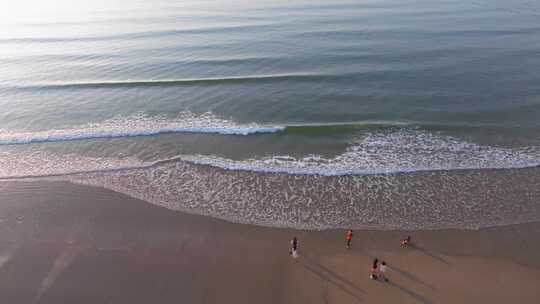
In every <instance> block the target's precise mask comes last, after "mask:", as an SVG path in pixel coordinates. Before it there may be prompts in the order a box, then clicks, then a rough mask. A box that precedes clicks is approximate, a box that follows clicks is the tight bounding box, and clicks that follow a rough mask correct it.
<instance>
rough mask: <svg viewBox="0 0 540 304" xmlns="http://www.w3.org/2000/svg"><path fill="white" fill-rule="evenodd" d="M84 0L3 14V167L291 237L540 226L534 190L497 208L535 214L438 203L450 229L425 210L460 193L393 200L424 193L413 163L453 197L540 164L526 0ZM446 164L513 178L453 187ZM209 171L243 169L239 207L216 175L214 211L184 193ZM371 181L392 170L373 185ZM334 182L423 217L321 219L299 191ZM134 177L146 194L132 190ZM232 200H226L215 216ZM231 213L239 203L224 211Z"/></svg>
mask: <svg viewBox="0 0 540 304" xmlns="http://www.w3.org/2000/svg"><path fill="white" fill-rule="evenodd" d="M27 2H28V1H27ZM84 2H85V1H80V3H79V2H77V1H66V2H62V1H60V2H58V3H55V4H54V6H51V4H49V5H48V6H45V4H38V3H35V4H34V5H33V6H32V5H25V4H24V3H25V1H22V3H23V4H20V5H18V4H12V6H11V7H10V5H9V4H7V6H6V7H3V8H2V11H3V14H5V15H6V16H4V17H3V18H2V20H0V177H1V178H22V177H29V176H32V177H35V176H40V177H54V178H68V177H69V178H71V177H72V176H74V175H73V174H75V178H74V179H76V180H77V181H78V182H85V183H89V184H96V185H100V186H104V187H109V188H114V189H116V190H118V191H123V192H126V193H129V194H131V195H134V196H137V197H141V198H144V199H146V200H149V201H151V202H154V203H157V204H160V205H164V206H167V207H170V208H173V209H180V210H184V211H189V212H196V213H202V214H209V215H214V216H218V217H222V218H226V219H230V220H236V221H240V222H249V223H255V224H264V225H277V226H292V227H300V228H333V227H341V226H344V223H347V225H349V226H355V225H356V226H369V225H372V226H377V227H379V226H380V227H390V228H393V227H402V228H403V227H404V228H418V227H420V228H422V227H428V228H437V227H461V226H460V223H461V224H462V226H466V227H476V226H485V225H493V224H505V223H512V222H520V221H528V220H536V219H540V207H538V206H536V205H534V204H533V203H532V201H535V200H537V198H538V196H537V195H538V193H536V192H534V193H524V192H523V191H525V190H523V189H521V190H520V191H521V192H519V193H521V194H522V195H523V197H522V198H516V197H510V196H509V197H505V200H509V201H511V200H514V203H515V201H516V200H517V201H518V202H517V204H518V205H519V204H521V205H520V206H529V207H527V208H525V207H524V208H521V209H520V208H518V209H519V210H517V211H516V210H514V209H512V208H510V209H511V210H510V209H509V210H506V209H504V208H501V210H503V209H504V210H506V211H504V210H503V211H501V213H500V214H491V215H487V216H483V215H482V214H483V213H482V212H483V211H480V209H482V208H488V209H489V208H490V206H489V204H488V203H487V201H488V197H487V196H486V195H487V194H486V193H487V192H489V191H487V190H486V191H485V192H482V191H479V190H478V191H477V192H474V191H476V190H474V191H473V192H474V193H473V192H469V193H473V194H471V197H470V198H462V199H463V200H466V199H467V200H469V201H475V200H476V199H478V200H479V201H484V200H485V201H486V204H488V205H482V206H481V208H480V206H479V207H478V208H480V209H479V211H478V214H476V213H474V212H473V213H474V214H473V215H472V217H470V218H466V217H464V215H463V212H464V211H463V210H465V209H467V208H469V209H467V210H470V208H471V206H468V207H467V206H461V207H460V206H457V207H456V210H457V211H456V210H454V211H452V210H453V209H452V210H447V211H444V212H448V214H446V213H444V212H442V213H441V214H446V215H445V217H446V218H449V219H451V220H448V222H444V220H442V218H444V217H441V216H439V217H436V218H435V219H433V221H432V222H430V223H429V224H426V221H430V220H429V218H430V214H433V212H435V213H437V212H439V211H440V209H437V208H438V207H437V206H442V205H444V204H446V205H448V204H450V205H452V204H454V205H455V204H459V202H457V201H455V202H444V203H440V204H441V205H439V203H435V202H434V201H436V199H435V197H436V196H437V195H441V196H443V195H444V196H445V197H447V196H452V195H455V193H454V194H452V193H451V192H448V193H446V192H445V193H439V194H433V193H432V194H426V192H422V191H420V192H418V193H415V194H413V193H402V196H399V195H401V194H399V195H398V194H396V193H397V192H396V191H398V190H399V189H401V188H400V187H399V185H398V184H399V183H402V186H403V187H405V188H407V187H412V186H411V185H414V187H416V188H417V189H418V187H420V188H421V187H422V185H424V186H425V187H428V186H427V185H426V183H428V182H427V181H429V179H427V178H425V176H424V175H422V174H428V173H429V172H439V173H438V174H442V175H444V174H446V175H449V176H451V177H452V178H449V179H444V178H442V177H441V176H439V177H438V178H440V179H441V181H440V183H441V185H442V186H441V185H435V187H439V186H441V187H442V188H445V189H446V188H448V189H453V188H456V187H457V188H459V187H462V188H459V189H460V190H459V191H460V193H463V192H467V191H468V190H467V188H466V184H467V183H471V184H474V183H476V182H477V183H478V185H479V186H478V187H480V188H482V185H481V184H482V182H481V180H493V183H491V184H490V185H491V186H493V185H495V184H497V183H499V182H501V181H504V182H505V183H506V182H508V183H510V184H505V185H504V187H509V189H512V183H518V182H519V181H521V180H522V179H523V180H526V181H529V182H530V181H531V180H536V179H531V178H523V177H521V176H515V175H512V174H519V172H520V171H519V168H532V167H536V166H538V165H539V164H540V2H538V1H526V0H519V1H518V0H515V1H514V0H510V1H508V0H505V1H502V0H478V1H476V0H473V1H456V0H429V1H427V0H426V1H417V0H412V1H398V0H366V1H343V0H338V1H303V0H302V1H279V0H268V1H103V2H101V1H97V2H96V3H94V4H91V5H89V4H87V3H84ZM26 4H27V3H26ZM206 165H209V166H210V167H206ZM198 166H199V167H198ZM223 169H225V171H227V172H224V171H223ZM457 169H466V170H472V171H467V172H472V173H470V174H472V175H474V174H481V172H480V173H478V172H475V170H478V171H482V170H489V169H505V170H509V172H510V171H511V172H510V173H508V172H507V173H504V172H503V173H500V172H499V173H497V174H499V175H500V176H499V175H496V176H495V175H494V176H489V177H483V176H472V175H471V176H472V177H471V176H468V177H467V178H466V179H465V178H463V179H460V178H459V176H462V175H463V174H462V173H459V172H458V171H460V170H457ZM200 170H202V171H204V172H202V171H200ZM207 170H210V171H212V170H215V174H210V173H208V172H207ZM516 170H517V171H518V173H515V171H516ZM522 170H525V171H527V172H529V173H527V174H533V175H534V174H537V173H530V172H531V170H532V171H534V170H533V169H531V170H529V169H522ZM426 171H427V172H428V173H425V172H426ZM181 172H192V174H193V175H192V176H190V178H186V177H185V176H184V177H182V176H181ZM216 172H219V174H225V175H227V174H233V175H235V174H236V175H235V181H234V183H240V184H242V183H245V185H251V184H250V182H253V184H252V187H251V188H249V189H247V188H246V189H242V193H247V192H250V191H252V194H250V195H251V196H249V197H244V198H241V199H240V198H239V197H238V193H239V191H240V188H238V189H235V188H234V183H233V182H232V181H230V180H229V178H230V176H229V175H227V176H221V182H223V181H224V180H228V181H230V182H231V183H232V186H231V184H230V183H229V184H227V185H225V184H223V185H222V186H223V187H222V188H219V187H217V188H216V189H215V190H216V191H217V192H216V195H217V196H219V198H220V202H225V203H223V204H225V205H226V207H223V206H221V207H216V206H218V205H219V204H217V203H215V202H214V203H212V202H213V200H212V198H209V197H193V198H191V200H187V201H186V199H185V197H186V193H184V192H182V191H184V190H182V191H181V190H180V188H182V187H184V186H185V187H186V189H189V188H190V187H191V188H192V189H193V188H194V187H195V186H194V185H191V186H190V183H192V182H200V183H202V184H212V183H214V182H215V183H216V185H218V184H219V182H217V181H214V182H213V181H212V176H217V175H219V174H218V173H216ZM441 172H442V173H441ZM482 172H484V171H482ZM263 173H265V174H270V175H265V174H263ZM388 173H391V175H390V176H388V175H387V174H388ZM484 173H485V172H484ZM484 173H482V174H484ZM141 174H142V175H144V176H145V177H144V178H143V179H140V178H141ZM205 174H206V175H205ZM243 174H246V176H243ZM272 174H275V176H274V175H272ZM381 174H383V175H386V176H387V177H386V178H396V179H397V180H392V181H388V180H384V178H383V180H384V181H385V182H383V181H382V180H378V179H381V178H382V177H381V176H382V175H381ZM392 174H397V175H399V178H398V176H395V175H392ZM403 174H404V175H403ZM468 174H469V173H468ZM485 174H487V173H485ZM505 174H510V175H511V176H510V175H505ZM117 175H118V176H117ZM120 175H121V176H120ZM237 175H238V176H237ZM417 175H421V176H420V177H418V178H417V179H415V177H416V176H417ZM465 175H467V174H465ZM113 176H116V177H113ZM265 176H266V177H267V180H265V181H264V183H270V181H269V180H270V179H276V178H279V179H280V181H279V182H277V181H274V182H272V183H273V184H271V185H267V186H268V187H269V188H268V189H266V190H265V189H264V187H262V186H261V185H262V183H263V182H262V180H264V178H265ZM287 176H288V177H287ZM370 176H371V177H372V178H371V179H370ZM325 177H326V178H328V180H325V181H319V179H321V178H325ZM138 178H139V179H138ZM259 178H261V179H262V180H261V181H260V182H259V181H254V179H259ZM299 178H300V179H306V181H305V184H302V183H300V182H299V181H298V179H299ZM340 178H344V179H347V178H348V179H350V180H347V181H346V182H343V183H344V184H343V187H349V188H350V187H353V188H354V187H358V183H361V184H363V185H368V184H369V185H378V186H373V187H375V188H377V187H382V188H377V189H375V188H373V189H375V190H373V191H375V192H374V193H372V194H373V195H371V194H366V195H365V196H364V198H366V197H368V198H369V197H371V198H370V199H371V201H369V202H364V205H362V208H364V210H365V209H366V208H368V209H369V206H371V205H370V204H378V205H377V206H385V205H388V204H393V202H394V201H393V199H395V198H398V197H399V200H401V201H403V200H406V198H407V197H409V198H410V197H413V198H414V199H413V200H412V201H410V202H407V204H410V205H414V206H425V208H428V209H422V212H419V214H420V213H421V214H422V216H423V217H420V218H414V219H413V218H411V219H410V221H409V222H406V221H405V223H404V221H403V217H401V218H400V217H399V216H397V217H396V218H395V219H394V222H388V221H385V220H383V217H386V219H388V214H389V213H388V212H387V211H384V210H383V211H381V212H380V213H377V214H370V215H367V214H363V215H359V214H360V213H361V211H358V212H357V213H354V214H352V215H351V213H347V212H345V211H343V214H344V215H343V216H344V217H346V216H354V218H349V219H348V221H344V220H340V217H338V216H335V214H334V220H333V221H331V222H324V220H323V219H328V218H331V217H328V214H326V215H325V213H324V212H323V211H320V212H322V213H320V214H319V213H316V212H315V211H314V210H323V209H324V208H323V207H322V203H321V202H322V201H325V200H326V198H324V195H326V194H321V195H320V196H317V197H312V198H309V200H308V198H307V196H306V195H305V191H306V189H307V188H310V187H314V188H312V189H319V188H317V187H323V188H324V187H326V186H325V185H329V184H332V183H338V184H340V183H341V181H339V180H340ZM287 179H293V180H295V182H296V183H300V184H295V185H296V186H295V187H296V188H294V189H296V190H294V191H293V188H290V190H291V191H290V193H286V194H284V195H285V196H276V197H272V198H270V197H265V196H264V195H263V196H261V195H262V194H261V193H265V195H266V194H268V193H274V192H272V191H274V190H275V189H277V188H279V187H278V185H280V184H283V185H286V184H287V183H288V181H287ZM355 179H361V181H357V182H352V181H351V180H355ZM405 179H407V181H406V182H405V181H404V180H405ZM409 179H412V180H414V181H410V180H409ZM315 180H317V181H315ZM318 182H320V183H321V184H320V186H317V185H318V184H317V183H318ZM424 182H425V183H424ZM139 183H141V184H151V185H152V188H148V189H144V190H140V187H138V186H137V185H138V184H139ZM373 183H375V184H373ZM387 183H390V184H391V185H398V186H396V187H398V188H396V189H394V188H385V187H387V186H384V185H388V184H387ZM119 185H122V186H119ZM245 185H244V186H245ZM459 185H461V186H459ZM490 185H488V186H490ZM497 185H498V184H497ZM498 186H500V185H498ZM197 187H202V186H201V184H198V186H197ZM231 187H232V188H231ZM245 187H247V186H245ZM257 187H258V188H257ZM289 187H292V186H291V184H289ZM302 187H304V190H302ZM334 187H335V189H334V191H336V192H340V191H342V192H343V191H344V193H348V192H347V191H349V190H350V189H352V188H350V189H349V188H347V189H349V190H344V188H340V186H338V185H337V184H335V185H334ZM463 187H465V188H463ZM493 187H495V186H493ZM195 188H196V187H195ZM368 188H369V187H368ZM457 188H456V189H457ZM532 188H534V187H532ZM257 189H258V190H257ZM272 189H274V190H272ZM310 189H311V188H310ZM475 189H476V188H475ZM469 190H470V189H469ZM514 190H515V189H514ZM514 190H509V192H508V193H516V191H514ZM137 191H139V192H137ZM175 191H176V192H175ZM186 191H187V190H186ZM199 191H203V192H204V191H207V192H208V191H209V190H208V189H206V188H200V189H199ZM295 191H296V192H295ZM448 191H450V190H448ZM456 191H457V190H456ZM471 191H472V190H471ZM531 191H532V190H531ZM379 192H380V193H381V194H380V195H382V196H379V194H377V193H379ZM389 192H391V193H390V194H388V193H389ZM525 192H526V191H525ZM302 193H303V194H302ZM490 193H491V194H489V197H490V198H491V197H492V196H493V195H494V193H495V192H490ZM274 194H275V193H274ZM293 194H294V195H297V196H298V197H301V198H302V199H305V200H306V201H305V204H304V205H302V206H301V207H298V208H297V209H295V208H294V207H291V208H292V210H293V211H290V210H289V209H287V208H289V207H290V205H287V202H288V201H296V202H297V201H299V200H300V201H301V199H300V198H298V197H297V198H296V199H293V198H291V197H290V195H293ZM387 194H388V195H390V196H389V197H386V195H387ZM394 194H395V195H397V196H396V197H393V196H392V195H394ZM340 195H341V194H340ZM370 195H371V196H370ZM504 195H505V194H501V193H498V194H497V197H504ZM508 195H510V194H508ZM180 197H182V199H180ZM335 199H336V200H339V201H340V202H343V201H347V200H349V199H350V200H351V202H352V201H353V199H352V198H351V197H348V198H344V197H339V198H338V197H337V196H336V198H335ZM463 200H462V201H463ZM194 201H197V202H204V204H202V203H201V204H202V205H201V204H199V205H193V202H194ZM227 201H230V202H236V203H238V202H239V201H245V202H252V201H261V204H262V205H261V204H260V205H255V206H251V207H249V208H248V207H246V206H247V205H242V206H236V205H234V206H232V207H231V205H230V204H228V205H227V203H226V202H227ZM273 201H275V202H278V201H281V202H282V204H284V205H279V204H277V203H276V204H270V203H268V202H273ZM462 201H461V202H462ZM265 202H267V203H268V204H266V203H265ZM312 202H314V203H313V204H314V205H313V206H314V207H306V206H311V205H309V204H311V203H312ZM317 202H318V203H317ZM246 204H247V203H246ZM299 204H302V203H299ZM317 204H318V205H317ZM339 204H340V203H339V202H336V206H339ZM343 204H345V203H343ZM346 204H349V202H347V203H346ZM351 204H352V203H351ZM366 204H367V205H366ZM404 204H405V203H404ZM203 205H204V206H203ZM410 205H408V206H410ZM235 206H236V207H235ZM284 206H289V207H284ZM498 206H500V205H498ZM220 208H222V209H220ZM227 208H229V209H231V210H232V211H230V212H229V213H226V212H225V213H224V211H223V210H225V209H227ZM234 208H237V209H236V210H243V209H242V208H244V209H246V210H248V211H246V212H247V213H246V214H243V213H242V214H241V215H235V211H234ZM257 208H259V210H258V211H257V212H255V211H253V212H252V213H250V211H249V210H257ZM336 208H337V207H336ZM389 208H390V207H389ZM429 208H432V209H429ZM433 208H434V209H433ZM460 208H461V209H460ZM464 208H465V209H464ZM403 209H405V210H406V209H407V207H404V205H399V206H396V207H395V208H394V209H392V210H394V211H393V212H394V213H400V211H399V210H403ZM473 209H474V207H473ZM220 210H221V211H220ZM284 210H289V213H287V212H284ZM295 210H296V211H295ZM426 210H427V211H426ZM430 210H431V211H430ZM434 210H435V211H434ZM436 210H439V211H436ZM220 212H221V213H220ZM291 212H292V213H291ZM314 212H315V213H316V214H315V213H314ZM317 212H319V211H317ZM329 212H330V211H329ZM430 212H431V213H430ZM452 212H453V213H452ZM239 213H241V212H239ZM394 213H392V212H391V214H394ZM284 214H285V215H284ZM355 214H356V215H355ZM402 214H403V213H402ZM525 214H526V215H527V216H525ZM452 216H454V218H452ZM486 217H488V218H489V220H487V221H485V222H482V219H485V218H486ZM321 222H324V223H322V224H321ZM465 222H466V224H463V223H465ZM475 223H476V224H475Z"/></svg>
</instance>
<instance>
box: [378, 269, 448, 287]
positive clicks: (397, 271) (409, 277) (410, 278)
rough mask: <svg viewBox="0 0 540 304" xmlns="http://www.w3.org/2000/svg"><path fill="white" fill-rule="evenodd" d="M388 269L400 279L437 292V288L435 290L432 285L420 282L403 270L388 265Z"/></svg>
mask: <svg viewBox="0 0 540 304" xmlns="http://www.w3.org/2000/svg"><path fill="white" fill-rule="evenodd" d="M388 268H389V269H391V270H392V272H395V273H397V274H399V275H401V276H402V277H405V278H407V279H409V280H411V281H414V282H416V283H419V284H421V285H424V286H426V287H427V288H429V289H431V290H435V291H436V290H437V288H435V287H434V286H433V285H431V284H429V283H426V282H424V281H422V280H420V279H419V278H418V277H417V276H415V275H414V274H412V273H410V272H407V271H405V270H402V269H399V268H397V267H396V266H391V265H388Z"/></svg>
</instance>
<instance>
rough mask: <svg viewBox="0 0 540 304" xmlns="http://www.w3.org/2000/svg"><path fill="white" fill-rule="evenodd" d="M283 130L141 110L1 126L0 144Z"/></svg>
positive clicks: (190, 114) (200, 116)
mask: <svg viewBox="0 0 540 304" xmlns="http://www.w3.org/2000/svg"><path fill="white" fill-rule="evenodd" d="M283 129H284V127H281V126H262V125H258V124H256V123H251V124H239V123H235V122H233V121H230V120H226V119H221V118H219V117H217V116H215V115H213V114H212V113H204V114H201V115H196V114H193V113H191V112H182V113H180V114H178V115H177V116H176V117H175V118H170V117H165V116H150V115H147V114H143V113H138V114H134V115H131V116H127V117H124V116H116V117H114V118H112V119H109V120H106V121H103V122H101V123H89V124H85V125H81V126H76V127H69V128H63V129H53V130H42V131H24V130H22V131H21V130H7V129H0V145H15V144H29V143H38V142H60V141H72V140H85V139H98V138H118V137H133V136H149V135H157V134H166V133H216V134H224V135H249V134H257V133H274V132H279V131H282V130H283Z"/></svg>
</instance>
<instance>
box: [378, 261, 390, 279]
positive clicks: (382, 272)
mask: <svg viewBox="0 0 540 304" xmlns="http://www.w3.org/2000/svg"><path fill="white" fill-rule="evenodd" d="M379 278H380V279H381V280H383V281H385V282H388V278H387V277H386V262H385V261H382V263H381V265H380V266H379Z"/></svg>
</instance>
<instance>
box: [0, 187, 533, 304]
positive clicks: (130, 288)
mask: <svg viewBox="0 0 540 304" xmlns="http://www.w3.org/2000/svg"><path fill="white" fill-rule="evenodd" d="M405 234H406V232H402V231H356V232H355V237H354V240H353V247H352V248H351V249H350V250H346V249H345V231H342V230H339V231H335V230H334V231H322V232H309V231H294V230H290V229H274V228H264V227H257V226H251V225H241V224H233V223H228V222H225V221H222V220H217V219H213V218H208V217H203V216H197V215H187V214H183V213H180V212H175V211H171V210H168V209H165V208H161V207H158V206H155V205H152V204H149V203H146V202H143V201H140V200H137V199H134V198H131V197H128V196H126V195H123V194H120V193H116V192H113V191H110V190H105V189H101V188H94V187H88V186H81V185H72V184H69V183H63V182H2V183H0V299H2V302H4V301H6V303H10V304H17V303H92V304H94V303H130V304H132V303H375V302H376V303H511V302H515V300H517V299H519V302H520V303H538V301H539V299H540V244H539V242H538V239H539V237H540V223H530V224H522V225H512V226H504V227H496V228H489V229H482V230H440V231H416V232H412V233H411V234H412V235H413V245H412V246H410V247H408V248H401V247H400V246H399V241H400V239H401V238H402V237H403V236H404V235H405ZM294 235H296V236H297V237H298V238H299V240H300V254H301V257H300V258H299V259H298V260H297V261H293V260H292V259H291V258H290V256H289V255H288V251H289V239H290V238H291V237H292V236H294ZM373 257H378V258H379V259H382V260H386V261H387V262H388V264H389V266H390V269H389V271H388V277H389V278H390V282H389V283H382V282H377V281H372V280H370V279H369V278H368V275H369V268H370V264H371V261H372V259H373Z"/></svg>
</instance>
